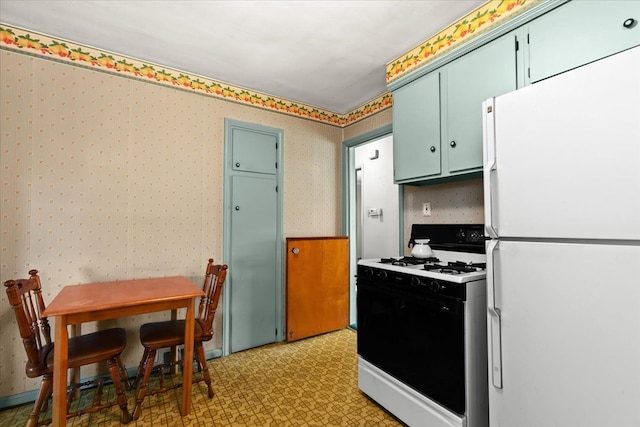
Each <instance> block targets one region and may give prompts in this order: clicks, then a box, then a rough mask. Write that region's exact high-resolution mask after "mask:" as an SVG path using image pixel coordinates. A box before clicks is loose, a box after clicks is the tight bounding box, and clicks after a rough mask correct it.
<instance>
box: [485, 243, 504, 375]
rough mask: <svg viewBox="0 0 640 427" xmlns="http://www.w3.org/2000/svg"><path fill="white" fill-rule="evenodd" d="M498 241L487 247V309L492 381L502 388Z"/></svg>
mask: <svg viewBox="0 0 640 427" xmlns="http://www.w3.org/2000/svg"><path fill="white" fill-rule="evenodd" d="M498 244H499V241H498V240H491V241H489V244H488V246H487V255H488V256H487V284H488V285H489V289H487V309H488V313H489V323H490V332H489V340H490V342H489V351H490V354H489V363H490V368H491V381H492V383H493V386H494V387H495V388H502V340H501V332H502V331H501V319H500V309H499V308H497V307H496V303H495V292H496V289H495V275H494V273H493V272H494V269H493V266H494V254H495V252H497V251H498V249H499V248H498Z"/></svg>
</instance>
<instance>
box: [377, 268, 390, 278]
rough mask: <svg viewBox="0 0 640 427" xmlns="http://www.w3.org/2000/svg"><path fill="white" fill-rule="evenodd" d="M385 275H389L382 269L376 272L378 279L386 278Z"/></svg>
mask: <svg viewBox="0 0 640 427" xmlns="http://www.w3.org/2000/svg"><path fill="white" fill-rule="evenodd" d="M387 277H389V275H388V274H387V272H386V271H384V270H383V271H379V272H378V279H380V280H387Z"/></svg>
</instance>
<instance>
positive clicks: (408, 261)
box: [380, 256, 440, 266]
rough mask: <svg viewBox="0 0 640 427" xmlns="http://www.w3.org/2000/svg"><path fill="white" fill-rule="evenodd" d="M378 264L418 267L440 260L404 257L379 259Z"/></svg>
mask: <svg viewBox="0 0 640 427" xmlns="http://www.w3.org/2000/svg"><path fill="white" fill-rule="evenodd" d="M380 262H381V263H382V264H391V265H399V266H408V265H420V264H427V263H434V262H440V260H439V259H438V258H436V257H430V258H416V257H412V256H405V257H402V258H381V259H380Z"/></svg>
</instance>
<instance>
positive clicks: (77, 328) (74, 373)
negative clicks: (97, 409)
mask: <svg viewBox="0 0 640 427" xmlns="http://www.w3.org/2000/svg"><path fill="white" fill-rule="evenodd" d="M81 334H82V325H81V324H80V323H77V324H75V325H71V336H72V337H79V336H80V335H81ZM81 379H82V377H81V376H80V367H77V368H75V369H72V370H71V377H70V378H69V380H70V381H71V383H72V384H78V383H80V380H81ZM73 398H74V399H80V388H77V389H76V393H75V395H74V396H73Z"/></svg>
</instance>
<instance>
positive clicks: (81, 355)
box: [27, 328, 127, 378]
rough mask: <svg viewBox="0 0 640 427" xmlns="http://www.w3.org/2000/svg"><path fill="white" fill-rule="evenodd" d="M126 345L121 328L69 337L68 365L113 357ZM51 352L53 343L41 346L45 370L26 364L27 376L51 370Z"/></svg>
mask: <svg viewBox="0 0 640 427" xmlns="http://www.w3.org/2000/svg"><path fill="white" fill-rule="evenodd" d="M126 345H127V333H126V331H125V330H124V329H123V328H111V329H104V330H101V331H97V332H93V333H90V334H85V335H81V336H79V337H74V338H69V355H68V360H69V361H68V366H69V367H70V368H77V367H79V366H85V365H89V364H92V363H98V362H101V361H104V360H106V359H111V358H115V357H116V356H118V355H119V354H120V353H122V352H123V350H124V348H125V346H126ZM53 353H54V352H53V345H49V346H45V347H43V348H42V354H43V355H44V356H45V357H46V361H47V363H46V366H47V368H46V370H40V371H38V370H36V369H30V366H29V364H27V376H29V377H32V378H33V377H37V376H40V375H43V374H46V373H50V372H53ZM31 368H33V367H31Z"/></svg>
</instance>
